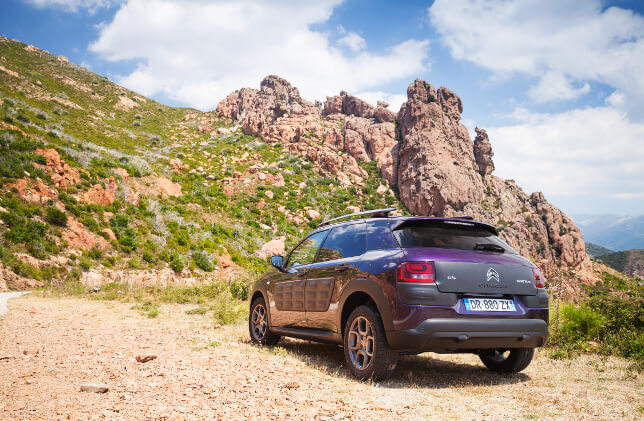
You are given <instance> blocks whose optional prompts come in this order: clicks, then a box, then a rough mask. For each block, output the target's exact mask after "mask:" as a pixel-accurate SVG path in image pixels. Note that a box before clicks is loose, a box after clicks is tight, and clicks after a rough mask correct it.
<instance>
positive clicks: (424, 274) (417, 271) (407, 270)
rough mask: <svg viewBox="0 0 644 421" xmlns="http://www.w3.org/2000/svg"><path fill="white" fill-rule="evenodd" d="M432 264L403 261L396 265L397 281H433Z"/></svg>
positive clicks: (434, 277)
mask: <svg viewBox="0 0 644 421" xmlns="http://www.w3.org/2000/svg"><path fill="white" fill-rule="evenodd" d="M435 279H436V276H435V275H434V264H433V263H431V262H429V263H428V262H405V263H402V264H401V265H400V266H399V267H398V282H434V280H435Z"/></svg>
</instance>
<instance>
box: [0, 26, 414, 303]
mask: <svg viewBox="0 0 644 421" xmlns="http://www.w3.org/2000/svg"><path fill="white" fill-rule="evenodd" d="M0 121H1V122H0V141H1V142H0V149H1V150H0V221H2V223H1V225H0V271H2V273H3V276H1V277H0V278H2V279H3V281H4V283H5V284H8V285H0V288H7V287H10V288H21V287H27V286H34V285H37V284H38V282H52V283H63V282H65V281H66V280H75V279H81V280H82V281H83V282H84V283H85V284H87V285H92V284H102V283H105V282H108V281H119V282H129V283H132V284H135V285H142V284H150V283H160V284H167V283H182V284H194V283H199V282H203V281H207V282H220V283H222V284H225V285H226V286H227V285H230V283H231V282H232V283H233V286H234V287H235V288H233V289H234V290H235V291H238V292H239V296H240V297H243V295H244V289H245V288H246V286H247V284H248V281H249V279H251V278H252V277H254V276H256V275H257V274H258V273H260V272H262V271H263V270H265V269H266V267H267V263H266V259H265V257H264V256H265V254H266V252H270V251H271V250H269V249H272V250H278V251H279V250H280V247H284V243H286V246H287V247H288V246H290V245H293V243H294V242H295V241H297V240H298V238H299V237H300V236H301V235H302V234H303V233H304V232H305V231H307V230H309V229H310V228H311V227H314V226H316V225H317V224H318V223H319V222H321V221H322V219H323V218H327V217H333V216H338V215H341V214H343V213H346V212H347V207H348V206H349V207H350V206H369V207H371V208H377V207H387V206H395V207H398V208H402V206H401V204H400V203H399V201H398V200H397V198H396V197H395V195H394V192H393V191H391V190H390V189H389V188H386V187H385V185H386V182H385V181H384V180H382V178H381V177H380V176H379V174H378V172H377V170H376V169H375V167H374V166H373V165H370V164H368V163H364V164H362V165H361V166H360V171H361V174H362V175H363V182H362V184H361V185H360V186H353V185H342V184H340V183H338V182H337V181H336V180H335V179H334V178H332V177H329V176H328V175H326V174H325V173H324V172H323V171H322V170H321V169H320V168H319V167H318V166H317V165H316V164H315V163H313V162H310V161H309V160H308V159H306V158H304V157H302V156H300V155H297V154H293V153H291V152H290V151H289V149H288V148H287V147H284V145H281V144H277V145H268V144H266V143H265V142H262V141H261V140H259V139H257V138H256V137H253V136H246V135H244V134H243V133H242V132H241V130H239V129H238V128H234V127H231V126H230V125H226V124H225V122H224V121H222V119H220V118H219V117H217V116H216V115H215V114H214V113H202V112H198V111H196V110H189V109H182V108H172V107H167V106H164V105H162V104H159V103H157V102H155V101H153V100H151V99H148V98H144V97H142V96H139V95H137V94H136V93H134V92H131V91H128V90H126V89H124V88H122V87H120V86H118V85H115V84H113V83H111V82H109V81H108V80H107V79H106V78H104V77H101V76H98V75H96V74H94V73H91V72H89V71H87V70H86V69H83V68H81V67H78V66H76V65H74V64H71V63H69V62H67V61H66V60H65V59H64V58H62V57H56V56H53V55H51V54H49V53H47V52H46V51H42V50H39V49H36V48H34V47H32V46H29V45H26V44H22V43H19V42H16V41H12V40H9V39H6V38H0ZM269 241H272V243H271V244H270V247H268V248H267V247H265V251H264V252H262V246H263V245H265V244H266V243H267V242H269ZM236 283H238V284H239V285H238V286H235V285H236Z"/></svg>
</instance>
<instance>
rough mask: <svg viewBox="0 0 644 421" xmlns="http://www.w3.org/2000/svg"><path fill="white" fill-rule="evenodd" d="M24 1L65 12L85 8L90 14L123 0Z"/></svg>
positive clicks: (39, 6)
mask: <svg viewBox="0 0 644 421" xmlns="http://www.w3.org/2000/svg"><path fill="white" fill-rule="evenodd" d="M23 1H25V2H26V3H29V4H31V5H32V6H35V7H38V8H41V9H43V8H46V7H51V8H58V9H62V10H65V11H67V12H72V13H76V12H78V11H79V10H81V9H86V10H87V11H88V12H89V13H90V14H93V13H95V12H96V11H97V10H98V9H101V8H109V7H112V6H114V5H116V4H118V3H121V2H122V1H123V0H23Z"/></svg>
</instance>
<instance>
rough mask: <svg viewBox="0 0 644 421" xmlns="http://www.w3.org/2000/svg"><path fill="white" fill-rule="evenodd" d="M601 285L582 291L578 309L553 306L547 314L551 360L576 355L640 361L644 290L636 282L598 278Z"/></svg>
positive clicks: (643, 354) (642, 355)
mask: <svg viewBox="0 0 644 421" xmlns="http://www.w3.org/2000/svg"><path fill="white" fill-rule="evenodd" d="M602 280H603V283H597V284H596V285H592V286H589V287H586V292H587V294H588V298H586V299H585V300H584V302H583V303H582V304H581V305H579V306H574V305H572V304H563V305H562V307H561V310H560V311H559V307H558V306H557V305H556V303H555V306H554V308H553V311H551V314H552V317H551V325H550V332H551V337H550V340H549V342H548V343H549V345H551V346H554V347H555V348H556V350H555V351H554V352H552V353H551V357H553V358H561V357H562V356H572V355H574V354H575V352H577V351H582V352H584V351H595V352H599V353H601V354H604V355H620V356H622V357H625V358H632V359H635V360H638V361H642V360H643V359H644V286H642V285H640V284H639V283H638V282H637V281H636V280H633V279H628V278H620V277H616V276H612V275H610V274H608V273H604V274H603V275H602Z"/></svg>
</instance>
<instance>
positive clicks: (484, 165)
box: [474, 127, 494, 175]
mask: <svg viewBox="0 0 644 421" xmlns="http://www.w3.org/2000/svg"><path fill="white" fill-rule="evenodd" d="M474 130H476V138H474V158H475V159H476V164H477V165H478V168H479V172H480V173H481V174H483V175H487V174H492V171H494V162H493V161H492V157H493V156H494V152H492V144H491V143H490V139H489V138H488V137H487V132H486V131H485V130H484V129H479V128H478V127H477V128H475V129H474Z"/></svg>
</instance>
